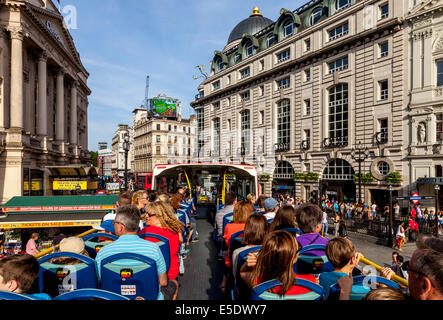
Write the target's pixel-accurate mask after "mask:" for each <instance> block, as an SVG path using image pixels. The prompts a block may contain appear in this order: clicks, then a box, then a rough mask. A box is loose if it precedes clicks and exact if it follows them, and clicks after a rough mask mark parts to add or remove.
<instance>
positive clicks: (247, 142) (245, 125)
mask: <svg viewBox="0 0 443 320" xmlns="http://www.w3.org/2000/svg"><path fill="white" fill-rule="evenodd" d="M240 129H241V137H240V138H241V141H240V145H241V154H242V155H245V154H248V153H249V150H250V146H251V137H250V132H249V131H250V129H251V113H250V111H249V110H244V111H242V112H241V113H240Z"/></svg>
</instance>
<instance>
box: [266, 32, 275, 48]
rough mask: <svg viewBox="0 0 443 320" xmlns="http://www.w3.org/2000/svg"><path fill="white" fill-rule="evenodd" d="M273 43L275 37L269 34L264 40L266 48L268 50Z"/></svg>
mask: <svg viewBox="0 0 443 320" xmlns="http://www.w3.org/2000/svg"><path fill="white" fill-rule="evenodd" d="M274 42H275V35H274V34H270V35H269V36H268V37H267V38H266V43H267V47H268V48H269V47H270V46H272V44H273V43H274Z"/></svg>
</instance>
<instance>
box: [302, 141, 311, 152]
mask: <svg viewBox="0 0 443 320" xmlns="http://www.w3.org/2000/svg"><path fill="white" fill-rule="evenodd" d="M301 148H302V149H303V150H309V149H311V141H310V140H303V141H302V142H301Z"/></svg>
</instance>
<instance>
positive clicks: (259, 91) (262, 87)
mask: <svg viewBox="0 0 443 320" xmlns="http://www.w3.org/2000/svg"><path fill="white" fill-rule="evenodd" d="M258 94H259V95H260V96H263V95H264V94H265V86H260V87H259V88H258Z"/></svg>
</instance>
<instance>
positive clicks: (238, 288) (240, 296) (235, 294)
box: [232, 246, 262, 300]
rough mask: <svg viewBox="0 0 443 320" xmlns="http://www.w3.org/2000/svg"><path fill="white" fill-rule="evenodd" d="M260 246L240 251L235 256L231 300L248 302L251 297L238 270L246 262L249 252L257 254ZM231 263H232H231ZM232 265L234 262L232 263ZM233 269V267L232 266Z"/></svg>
mask: <svg viewBox="0 0 443 320" xmlns="http://www.w3.org/2000/svg"><path fill="white" fill-rule="evenodd" d="M261 247H262V246H256V247H252V248H248V249H245V250H243V251H241V252H240V253H239V254H238V256H237V269H235V270H234V269H233V270H232V272H235V278H236V282H235V284H234V289H233V290H232V300H249V299H250V297H251V290H250V289H249V286H248V284H246V283H245V282H244V281H243V279H242V278H241V276H240V268H241V266H242V265H243V264H244V263H245V262H246V257H247V256H248V254H249V253H251V252H258V251H259V250H260V249H261ZM232 262H233V261H232ZM233 263H234V262H233ZM233 267H234V266H233Z"/></svg>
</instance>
